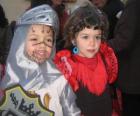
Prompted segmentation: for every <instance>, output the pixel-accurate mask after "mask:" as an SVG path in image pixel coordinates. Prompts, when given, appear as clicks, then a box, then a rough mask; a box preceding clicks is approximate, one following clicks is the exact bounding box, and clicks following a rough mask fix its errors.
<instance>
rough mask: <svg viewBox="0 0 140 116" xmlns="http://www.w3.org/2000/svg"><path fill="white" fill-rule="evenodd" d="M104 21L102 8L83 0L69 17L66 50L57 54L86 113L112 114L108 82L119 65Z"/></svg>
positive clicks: (107, 115) (80, 106)
mask: <svg viewBox="0 0 140 116" xmlns="http://www.w3.org/2000/svg"><path fill="white" fill-rule="evenodd" d="M105 24H106V23H105V22H104V21H103V20H102V14H101V12H100V11H99V10H98V9H97V8H96V7H95V6H93V5H92V4H91V3H89V2H86V3H84V4H83V5H81V6H80V7H79V8H77V9H76V10H75V11H74V12H73V13H72V14H71V16H70V17H69V19H68V21H67V23H66V25H65V33H64V38H65V41H66V43H65V48H66V50H62V51H60V52H58V53H57V55H56V57H55V63H56V65H57V67H58V68H59V69H60V70H61V71H62V72H63V74H64V75H65V77H66V78H67V80H68V81H69V83H70V84H71V86H72V88H73V90H74V91H75V93H76V95H77V100H76V102H77V105H78V107H79V108H80V109H81V111H82V114H83V115H84V116H111V114H112V103H111V96H110V92H109V84H110V83H113V82H114V81H115V80H116V77H117V71H118V67H117V59H116V56H115V54H114V52H113V50H112V49H111V48H110V47H109V46H108V45H107V44H106V42H105V35H106V31H105V30H106V25H105ZM71 48H73V53H72V52H71V51H70V49H71Z"/></svg>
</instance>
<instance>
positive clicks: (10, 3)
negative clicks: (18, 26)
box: [0, 0, 30, 22]
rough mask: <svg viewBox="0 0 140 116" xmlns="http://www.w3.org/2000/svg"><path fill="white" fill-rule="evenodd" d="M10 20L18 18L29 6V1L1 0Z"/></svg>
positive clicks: (0, 2)
mask: <svg viewBox="0 0 140 116" xmlns="http://www.w3.org/2000/svg"><path fill="white" fill-rule="evenodd" d="M0 4H1V5H2V6H3V8H4V10H5V13H6V16H7V18H8V19H9V22H10V21H12V20H16V19H17V18H18V17H19V16H20V15H21V14H22V13H23V12H24V11H25V10H26V9H27V8H28V7H29V5H30V4H29V2H25V0H0Z"/></svg>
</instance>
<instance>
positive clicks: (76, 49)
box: [72, 46, 79, 54]
mask: <svg viewBox="0 0 140 116" xmlns="http://www.w3.org/2000/svg"><path fill="white" fill-rule="evenodd" d="M72 51H73V53H74V54H77V53H78V51H79V50H78V48H77V47H76V46H75V47H74V48H73V50H72Z"/></svg>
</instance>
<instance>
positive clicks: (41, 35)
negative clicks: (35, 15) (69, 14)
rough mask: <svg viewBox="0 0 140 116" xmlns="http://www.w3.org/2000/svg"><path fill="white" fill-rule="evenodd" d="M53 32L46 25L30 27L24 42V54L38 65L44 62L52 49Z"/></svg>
mask: <svg viewBox="0 0 140 116" xmlns="http://www.w3.org/2000/svg"><path fill="white" fill-rule="evenodd" d="M53 37H54V36H53V30H52V28H51V27H50V26H46V25H31V26H30V28H29V31H28V34H27V38H26V42H25V54H26V55H27V57H28V58H29V59H30V60H32V61H35V62H37V63H39V64H41V63H43V62H44V61H46V60H47V59H48V58H49V57H50V55H51V51H52V47H53Z"/></svg>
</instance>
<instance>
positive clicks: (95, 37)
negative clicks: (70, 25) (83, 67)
mask: <svg viewBox="0 0 140 116" xmlns="http://www.w3.org/2000/svg"><path fill="white" fill-rule="evenodd" d="M100 44H101V30H99V29H96V30H94V29H92V28H90V29H89V28H85V29H83V30H82V31H80V32H79V33H78V34H77V36H76V45H77V48H78V50H79V52H78V55H79V56H82V57H86V58H93V57H94V56H95V55H96V53H97V52H98V51H99V48H100Z"/></svg>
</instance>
